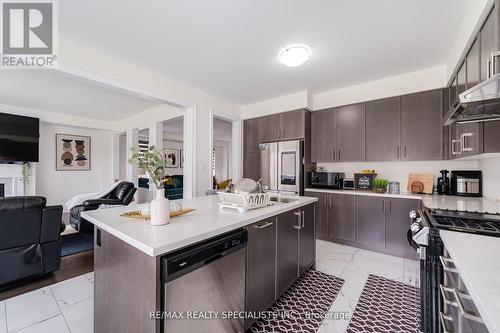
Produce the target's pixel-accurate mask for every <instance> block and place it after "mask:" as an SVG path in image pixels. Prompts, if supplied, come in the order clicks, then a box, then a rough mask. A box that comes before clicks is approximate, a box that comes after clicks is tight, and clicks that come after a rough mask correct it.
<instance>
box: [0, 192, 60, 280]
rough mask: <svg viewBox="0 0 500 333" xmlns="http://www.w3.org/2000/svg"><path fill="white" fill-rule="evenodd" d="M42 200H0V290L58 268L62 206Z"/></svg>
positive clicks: (31, 198) (37, 198)
mask: <svg viewBox="0 0 500 333" xmlns="http://www.w3.org/2000/svg"><path fill="white" fill-rule="evenodd" d="M46 204H47V200H46V199H45V198H43V197H36V196H32V197H7V198H0V289H3V288H5V287H7V286H10V285H12V284H14V283H16V282H19V281H20V280H28V279H30V278H36V277H41V276H43V275H45V274H47V273H50V272H54V271H57V270H58V269H59V267H60V265H61V237H60V234H61V232H62V231H64V228H65V225H64V223H63V222H62V210H63V208H62V206H46Z"/></svg>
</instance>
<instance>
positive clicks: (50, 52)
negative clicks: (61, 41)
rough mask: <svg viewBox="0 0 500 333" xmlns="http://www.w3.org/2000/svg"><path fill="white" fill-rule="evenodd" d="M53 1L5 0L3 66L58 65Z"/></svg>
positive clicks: (3, 9) (3, 4) (3, 7)
mask: <svg viewBox="0 0 500 333" xmlns="http://www.w3.org/2000/svg"><path fill="white" fill-rule="evenodd" d="M54 7H55V3H54V2H53V1H33V2H20V1H2V3H1V8H2V15H1V16H2V34H1V35H2V43H1V45H2V50H1V56H2V59H1V68H2V69H5V68H17V69H19V68H21V69H22V68H24V69H28V68H29V69H32V68H54V67H56V65H57V56H56V55H55V46H56V43H55V27H56V24H55V23H56V16H55V15H54V14H55V10H54V9H55V8H54Z"/></svg>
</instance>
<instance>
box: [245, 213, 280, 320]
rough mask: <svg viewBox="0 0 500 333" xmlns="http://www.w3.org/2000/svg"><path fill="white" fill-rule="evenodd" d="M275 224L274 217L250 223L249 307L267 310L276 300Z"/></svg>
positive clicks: (248, 249)
mask: <svg viewBox="0 0 500 333" xmlns="http://www.w3.org/2000/svg"><path fill="white" fill-rule="evenodd" d="M276 226H277V223H276V218H271V219H269V220H264V221H260V222H258V223H255V224H253V225H251V226H249V227H248V244H247V270H246V279H247V280H246V311H264V310H266V309H267V308H268V307H269V306H271V304H273V302H274V300H275V297H276V290H275V288H276ZM256 291H258V292H256ZM248 324H250V323H248Z"/></svg>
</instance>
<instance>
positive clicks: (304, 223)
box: [300, 210, 306, 228]
mask: <svg viewBox="0 0 500 333" xmlns="http://www.w3.org/2000/svg"><path fill="white" fill-rule="evenodd" d="M300 213H301V214H302V216H301V217H302V228H304V227H305V226H306V222H305V220H306V219H305V218H304V216H305V212H304V211H303V210H301V211H300Z"/></svg>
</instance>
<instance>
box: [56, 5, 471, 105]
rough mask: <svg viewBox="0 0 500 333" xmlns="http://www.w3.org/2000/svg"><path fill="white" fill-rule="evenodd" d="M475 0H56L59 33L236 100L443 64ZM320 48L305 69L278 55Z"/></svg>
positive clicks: (350, 82)
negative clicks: (294, 48)
mask: <svg viewBox="0 0 500 333" xmlns="http://www.w3.org/2000/svg"><path fill="white" fill-rule="evenodd" d="M470 1H471V0H376V1H373V0H357V1H346V0H313V1H306V0H300V1H299V0H272V1H269V0H251V1H234V0H212V1H193V0H168V1H157V0H143V1H140V2H139V1H136V0H105V1H104V0H86V1H60V2H59V17H60V22H59V24H60V26H59V30H60V33H61V34H62V35H64V36H65V37H67V38H72V39H74V40H76V41H77V42H81V43H83V44H85V45H87V46H90V47H93V48H96V49H99V50H100V51H102V52H104V53H109V54H111V55H114V56H116V57H119V58H122V59H124V60H126V61H129V62H130V63H134V64H137V65H139V66H144V67H147V68H150V69H151V70H153V71H155V72H159V73H161V74H163V75H165V76H168V77H171V78H173V79H176V80H178V81H181V82H184V83H187V84H189V85H191V86H193V87H197V88H199V89H201V90H204V91H207V92H210V93H213V94H214V95H217V96H219V97H222V98H226V99H228V100H230V101H233V102H235V103H238V104H246V103H252V102H256V101H261V100H264V99H267V98H271V97H276V96H280V95H284V94H289V93H292V92H297V91H301V90H310V91H312V92H317V91H324V90H329V89H333V88H340V87H345V86H349V85H353V84H358V83H362V82H367V81H372V80H376V79H380V78H383V77H388V76H392V75H397V74H402V73H407V72H412V71H415V70H420V69H424V68H429V67H433V66H437V65H443V64H445V61H446V58H447V56H448V54H449V51H450V49H451V47H452V44H453V42H454V41H455V38H456V35H457V32H458V30H459V26H460V24H461V21H462V18H463V16H464V13H465V9H466V6H467V4H468V3H469V2H470ZM289 43H305V44H308V45H310V46H311V47H312V48H313V52H314V55H313V57H312V59H311V60H310V61H309V62H307V63H306V64H305V65H304V66H301V67H298V68H288V67H285V66H283V65H281V64H279V63H278V62H277V60H276V54H277V52H278V51H279V50H280V48H281V47H283V46H285V45H286V44H289Z"/></svg>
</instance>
